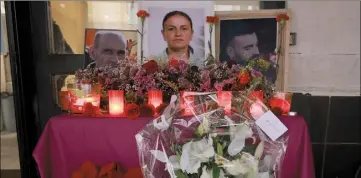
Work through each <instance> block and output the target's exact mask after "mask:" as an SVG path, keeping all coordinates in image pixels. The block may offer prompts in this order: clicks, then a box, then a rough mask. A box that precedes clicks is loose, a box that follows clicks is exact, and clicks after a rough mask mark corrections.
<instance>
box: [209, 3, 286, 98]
mask: <svg viewBox="0 0 361 178" xmlns="http://www.w3.org/2000/svg"><path fill="white" fill-rule="evenodd" d="M280 14H287V15H288V16H290V10H289V9H282V10H260V11H239V12H216V16H218V17H219V23H217V24H216V33H215V35H216V40H215V41H216V50H215V52H216V57H217V58H218V59H219V60H220V61H221V62H224V61H229V60H233V61H235V62H236V63H237V64H240V65H244V66H245V65H247V64H248V62H249V61H251V60H255V59H259V58H261V59H263V60H266V61H267V62H268V63H269V64H270V67H269V69H268V70H267V72H265V73H264V74H265V75H266V77H267V78H268V80H269V81H271V82H272V83H273V84H275V86H276V90H278V91H287V86H288V60H289V40H290V35H289V34H290V20H288V21H287V22H286V24H285V26H284V28H282V30H280V28H279V24H278V22H277V21H276V17H277V16H278V15H280ZM279 45H281V46H282V52H280V53H277V48H278V46H279ZM277 55H278V57H277ZM277 59H278V61H277ZM277 64H278V69H277V67H276V66H277Z"/></svg>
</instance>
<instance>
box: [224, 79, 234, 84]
mask: <svg viewBox="0 0 361 178" xmlns="http://www.w3.org/2000/svg"><path fill="white" fill-rule="evenodd" d="M234 81H235V80H234V78H230V79H227V80H224V81H223V82H224V84H234Z"/></svg>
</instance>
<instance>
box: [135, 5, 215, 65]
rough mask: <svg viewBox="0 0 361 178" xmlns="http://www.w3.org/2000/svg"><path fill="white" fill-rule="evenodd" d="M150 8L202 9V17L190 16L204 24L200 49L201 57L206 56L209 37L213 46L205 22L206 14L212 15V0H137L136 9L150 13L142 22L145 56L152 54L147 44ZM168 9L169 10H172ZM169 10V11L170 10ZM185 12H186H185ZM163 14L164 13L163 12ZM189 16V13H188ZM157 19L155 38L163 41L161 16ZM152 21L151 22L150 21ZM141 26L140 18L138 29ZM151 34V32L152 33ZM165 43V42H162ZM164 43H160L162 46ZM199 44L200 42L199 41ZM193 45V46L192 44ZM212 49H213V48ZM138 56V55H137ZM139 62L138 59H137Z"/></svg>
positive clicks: (148, 40)
mask: <svg viewBox="0 0 361 178" xmlns="http://www.w3.org/2000/svg"><path fill="white" fill-rule="evenodd" d="M152 8H164V9H172V10H178V9H179V10H180V11H182V10H184V9H190V10H193V9H202V11H203V12H204V15H203V17H200V18H199V19H200V20H193V19H192V17H191V19H192V21H197V22H199V23H202V24H201V25H202V26H204V30H202V32H201V33H202V34H201V35H204V39H203V40H202V41H203V43H204V44H203V43H202V45H201V46H202V47H203V46H204V48H203V49H201V50H202V51H204V55H203V54H202V56H203V58H205V57H206V56H207V54H208V53H209V48H208V41H209V39H210V38H212V43H213V45H212V46H213V48H214V36H213V37H211V36H210V35H209V32H208V31H209V28H208V24H207V23H206V17H207V16H213V15H214V1H192V3H184V1H139V2H138V9H142V10H145V11H147V12H149V13H150V16H149V17H147V19H146V20H145V23H144V30H145V33H144V36H143V39H144V41H143V54H144V56H145V57H148V56H153V54H150V47H149V44H150V40H151V38H150V36H149V35H148V34H150V33H149V31H150V30H149V28H150V26H151V25H150V24H149V21H152V20H149V18H151V17H152V12H150V11H149V10H151V9H152ZM172 10H170V11H172ZM170 11H169V12H170ZM185 13H187V12H185ZM164 15H165V14H164ZM189 16H191V15H189ZM157 20H159V22H157V25H156V26H157V27H158V26H159V30H158V32H156V33H157V35H159V37H157V38H161V39H158V40H159V41H161V42H162V43H163V41H164V40H163V37H162V36H161V28H162V27H161V24H162V20H163V16H162V17H161V18H160V19H159V18H157ZM150 23H152V22H150ZM197 25H199V24H194V22H193V26H197ZM152 26H154V24H153V23H152ZM141 28H142V26H141V22H140V20H139V21H138V29H141ZM152 36H153V34H152ZM140 38H141V35H140V34H138V39H140ZM164 44H165V42H164ZM164 44H162V45H163V46H164ZM199 44H201V43H199ZM192 47H193V46H192ZM137 48H138V51H140V50H141V45H140V43H138V46H137ZM213 51H214V49H213ZM138 57H139V56H138ZM204 60H205V59H204ZM138 62H140V61H138Z"/></svg>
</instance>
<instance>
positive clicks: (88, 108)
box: [84, 102, 96, 116]
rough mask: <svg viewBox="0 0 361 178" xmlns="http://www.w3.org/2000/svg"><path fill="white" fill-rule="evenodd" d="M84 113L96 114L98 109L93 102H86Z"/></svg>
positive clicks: (88, 114) (87, 114)
mask: <svg viewBox="0 0 361 178" xmlns="http://www.w3.org/2000/svg"><path fill="white" fill-rule="evenodd" d="M84 115H86V116H95V115H96V110H95V107H94V106H93V104H92V103H90V102H86V103H84Z"/></svg>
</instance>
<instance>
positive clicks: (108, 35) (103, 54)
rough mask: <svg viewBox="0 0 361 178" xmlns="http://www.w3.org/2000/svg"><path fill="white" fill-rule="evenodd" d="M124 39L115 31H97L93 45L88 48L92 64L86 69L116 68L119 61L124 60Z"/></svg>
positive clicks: (120, 33)
mask: <svg viewBox="0 0 361 178" xmlns="http://www.w3.org/2000/svg"><path fill="white" fill-rule="evenodd" d="M125 49H126V39H125V37H124V36H123V34H122V32H120V31H116V30H99V31H97V32H96V34H95V37H94V43H93V45H92V46H90V48H89V57H90V59H91V60H92V63H90V64H89V65H88V67H104V66H112V67H117V66H118V65H119V61H120V60H125Z"/></svg>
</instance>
